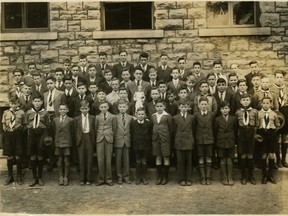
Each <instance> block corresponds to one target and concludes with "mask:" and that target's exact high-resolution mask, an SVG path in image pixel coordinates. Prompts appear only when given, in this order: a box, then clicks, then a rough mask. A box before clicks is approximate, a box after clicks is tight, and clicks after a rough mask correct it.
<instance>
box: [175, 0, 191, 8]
mask: <svg viewBox="0 0 288 216" xmlns="http://www.w3.org/2000/svg"><path fill="white" fill-rule="evenodd" d="M176 5H177V8H186V9H189V8H192V7H193V3H192V2H189V1H178V2H176Z"/></svg>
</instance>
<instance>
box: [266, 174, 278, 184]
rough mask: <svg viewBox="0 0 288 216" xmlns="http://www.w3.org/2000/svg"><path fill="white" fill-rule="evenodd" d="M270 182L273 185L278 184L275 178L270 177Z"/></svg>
mask: <svg viewBox="0 0 288 216" xmlns="http://www.w3.org/2000/svg"><path fill="white" fill-rule="evenodd" d="M267 180H268V181H269V182H271V183H272V184H277V181H276V180H275V179H274V178H273V176H270V177H268V179H267Z"/></svg>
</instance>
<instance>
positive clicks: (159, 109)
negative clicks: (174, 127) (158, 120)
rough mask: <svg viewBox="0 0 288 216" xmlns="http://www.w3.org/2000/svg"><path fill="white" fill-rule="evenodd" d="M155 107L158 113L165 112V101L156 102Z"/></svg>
mask: <svg viewBox="0 0 288 216" xmlns="http://www.w3.org/2000/svg"><path fill="white" fill-rule="evenodd" d="M155 109H156V112H157V113H159V114H161V113H163V111H164V109H165V105H164V104H163V103H156V104H155Z"/></svg>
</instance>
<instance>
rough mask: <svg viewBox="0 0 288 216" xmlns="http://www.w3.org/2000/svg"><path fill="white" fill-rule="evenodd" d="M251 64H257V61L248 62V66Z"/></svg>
mask: <svg viewBox="0 0 288 216" xmlns="http://www.w3.org/2000/svg"><path fill="white" fill-rule="evenodd" d="M252 64H258V62H257V61H255V60H253V61H250V62H249V65H250V66H251V65H252Z"/></svg>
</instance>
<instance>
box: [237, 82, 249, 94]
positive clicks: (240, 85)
mask: <svg viewBox="0 0 288 216" xmlns="http://www.w3.org/2000/svg"><path fill="white" fill-rule="evenodd" d="M238 88H239V91H240V92H245V91H246V90H247V88H248V87H247V85H246V83H245V82H240V83H239V86H238Z"/></svg>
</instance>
